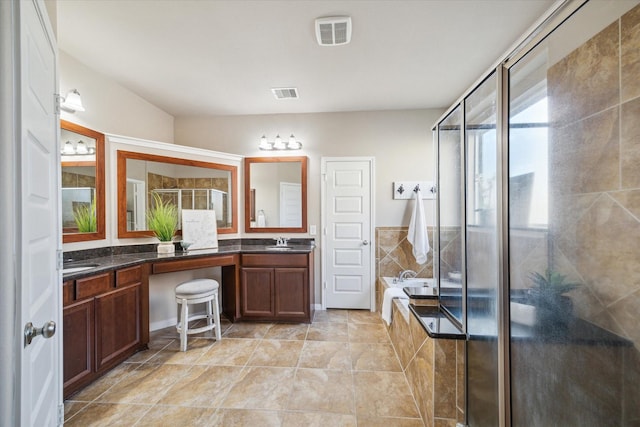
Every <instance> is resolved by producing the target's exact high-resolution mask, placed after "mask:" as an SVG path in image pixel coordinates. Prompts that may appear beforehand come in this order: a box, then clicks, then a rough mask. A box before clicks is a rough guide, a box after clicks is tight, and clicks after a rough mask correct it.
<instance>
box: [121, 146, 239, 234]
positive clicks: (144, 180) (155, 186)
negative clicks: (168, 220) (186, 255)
mask: <svg viewBox="0 0 640 427" xmlns="http://www.w3.org/2000/svg"><path fill="white" fill-rule="evenodd" d="M117 158H118V237H119V238H127V237H146V236H151V235H153V233H151V232H150V231H149V230H148V229H147V226H146V216H147V209H148V208H149V207H150V206H151V203H152V201H153V199H154V194H155V195H158V196H159V197H161V198H162V200H164V201H165V202H167V201H168V202H171V203H173V204H175V205H176V206H177V208H178V212H181V210H182V209H208V210H213V211H215V213H216V219H217V224H218V233H219V234H225V233H236V232H237V231H238V221H237V218H238V212H237V209H236V208H235V206H236V205H237V203H238V202H237V197H238V195H237V179H238V168H237V167H236V166H231V165H223V164H218V163H209V162H202V161H196V160H187V159H179V158H175V157H165V156H158V155H154V154H146V153H138V152H131V151H120V150H118V155H117ZM179 224H181V218H179Z"/></svg>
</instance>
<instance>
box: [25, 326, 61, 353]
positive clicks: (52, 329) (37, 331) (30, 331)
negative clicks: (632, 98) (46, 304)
mask: <svg viewBox="0 0 640 427" xmlns="http://www.w3.org/2000/svg"><path fill="white" fill-rule="evenodd" d="M55 333H56V322H54V321H53V320H50V321H48V322H47V323H45V324H44V325H43V326H42V328H36V327H35V326H33V323H31V322H29V323H27V324H26V325H25V327H24V346H25V347H26V346H28V345H29V344H31V341H32V340H33V339H34V338H35V337H37V336H38V335H42V336H43V337H44V338H51V337H52V336H54V335H55Z"/></svg>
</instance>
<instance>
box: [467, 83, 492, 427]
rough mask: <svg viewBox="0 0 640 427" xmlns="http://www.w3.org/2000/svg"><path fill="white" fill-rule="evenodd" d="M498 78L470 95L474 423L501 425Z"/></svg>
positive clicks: (470, 393)
mask: <svg viewBox="0 0 640 427" xmlns="http://www.w3.org/2000/svg"><path fill="white" fill-rule="evenodd" d="M497 101H498V100H497V78H496V74H495V73H493V74H491V75H490V76H489V77H487V79H486V80H485V81H484V82H483V83H482V84H480V85H479V86H478V87H477V88H476V89H475V90H474V91H473V92H471V94H470V95H469V96H468V97H467V98H466V99H465V103H464V105H465V145H466V146H465V153H466V200H467V203H466V209H467V215H466V244H465V249H466V270H467V275H466V278H467V280H466V283H467V291H466V295H467V297H466V300H467V304H466V307H467V332H468V336H469V340H468V341H467V412H468V415H467V417H468V425H470V426H475V427H483V426H487V427H493V426H496V425H498V318H497V313H496V306H497V303H496V301H497V294H498V274H497V272H498V267H497V266H498V250H497V248H498V232H497V225H496V224H497V207H498V205H497V187H496V185H497V183H496V178H497V177H496V174H497V163H498V162H497V152H496V151H497V136H496V104H497Z"/></svg>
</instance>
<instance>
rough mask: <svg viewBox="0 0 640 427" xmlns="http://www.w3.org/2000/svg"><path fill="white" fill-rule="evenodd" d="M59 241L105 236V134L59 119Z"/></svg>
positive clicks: (67, 241) (92, 238) (87, 239)
mask: <svg viewBox="0 0 640 427" xmlns="http://www.w3.org/2000/svg"><path fill="white" fill-rule="evenodd" d="M60 146H61V147H60V163H61V181H60V183H61V185H60V187H61V188H60V192H61V198H60V200H61V211H62V242H63V243H73V242H85V241H89V240H101V239H104V238H105V229H106V221H105V187H104V186H105V183H104V180H105V175H104V169H105V166H104V134H102V133H100V132H96V131H94V130H91V129H88V128H85V127H83V126H80V125H77V124H75V123H71V122H68V121H66V120H60Z"/></svg>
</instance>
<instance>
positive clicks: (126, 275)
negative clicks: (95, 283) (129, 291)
mask: <svg viewBox="0 0 640 427" xmlns="http://www.w3.org/2000/svg"><path fill="white" fill-rule="evenodd" d="M141 281H142V266H139V265H137V266H135V267H129V268H123V269H122V270H118V271H116V287H118V288H121V287H123V286H126V285H130V284H133V283H140V282H141Z"/></svg>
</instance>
